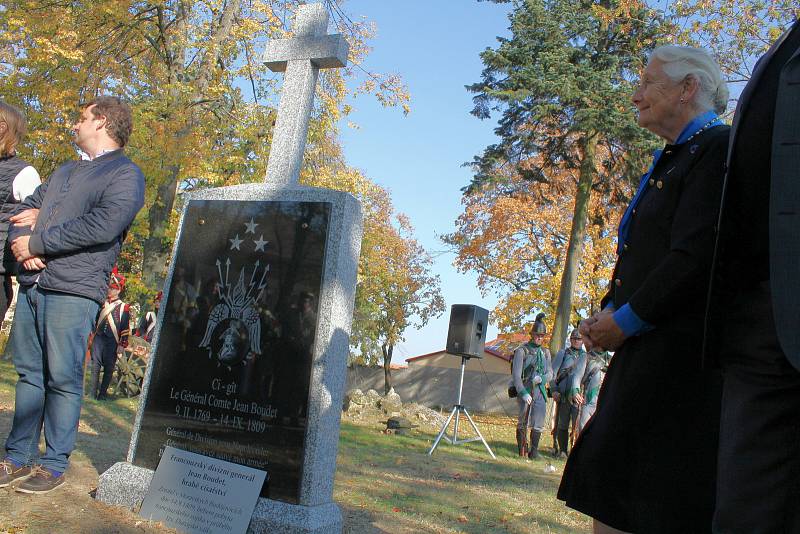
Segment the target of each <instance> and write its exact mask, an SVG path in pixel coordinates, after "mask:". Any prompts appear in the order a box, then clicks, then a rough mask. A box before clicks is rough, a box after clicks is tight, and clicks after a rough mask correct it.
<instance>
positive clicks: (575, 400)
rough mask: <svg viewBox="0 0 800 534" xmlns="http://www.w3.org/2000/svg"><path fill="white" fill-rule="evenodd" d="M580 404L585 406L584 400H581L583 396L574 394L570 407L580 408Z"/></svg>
mask: <svg viewBox="0 0 800 534" xmlns="http://www.w3.org/2000/svg"><path fill="white" fill-rule="evenodd" d="M582 404H586V399H584V398H583V395H581V394H580V393H576V394H575V395H573V396H572V405H573V406H581V405H582Z"/></svg>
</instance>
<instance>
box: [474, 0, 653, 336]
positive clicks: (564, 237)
mask: <svg viewBox="0 0 800 534" xmlns="http://www.w3.org/2000/svg"><path fill="white" fill-rule="evenodd" d="M493 1H495V2H497V3H505V2H507V1H508V0H493ZM619 3H620V2H617V1H616V0H602V1H601V0H527V1H524V2H523V1H514V2H513V9H512V11H511V14H510V15H509V20H510V22H511V25H510V29H511V34H512V35H511V37H510V38H507V39H506V38H498V41H499V46H498V47H497V48H495V49H487V50H485V51H484V52H483V53H482V54H481V59H482V60H483V63H484V65H485V68H484V70H483V73H482V77H481V78H482V79H481V81H480V82H478V83H476V84H473V85H471V86H468V89H469V90H470V91H471V92H473V93H475V97H474V99H473V100H474V103H475V107H474V109H473V110H472V113H473V114H474V115H475V116H477V117H479V118H481V119H487V118H490V117H491V115H492V112H499V113H500V115H501V116H500V119H499V121H498V127H497V128H496V130H495V132H496V134H497V135H498V137H499V138H500V141H499V142H498V143H497V144H494V145H491V146H489V147H487V148H486V149H485V150H484V152H483V154H481V155H480V156H477V157H476V158H475V160H474V161H473V162H472V168H473V170H474V178H473V181H472V184H471V185H470V186H469V187H467V188H466V189H465V196H466V197H467V198H466V199H465V203H467V204H469V202H470V200H469V198H468V197H469V196H470V195H473V194H475V193H476V191H479V190H480V189H481V188H483V187H497V188H499V189H500V190H501V191H503V190H505V189H508V185H509V184H513V185H514V186H517V185H519V184H524V183H525V182H529V183H530V184H531V185H533V184H536V183H539V184H542V185H543V186H544V187H542V188H541V189H542V194H541V195H539V196H535V197H534V200H535V201H537V204H536V205H535V207H534V209H533V211H542V212H545V211H547V210H548V209H550V208H551V206H550V203H551V202H554V201H555V202H558V203H560V208H562V210H563V208H564V207H565V205H564V204H563V203H564V202H566V206H570V208H571V212H572V213H571V214H569V215H568V217H567V218H568V220H569V224H568V226H569V231H568V232H567V233H566V234H559V233H553V234H547V235H544V236H536V235H535V234H533V233H532V234H531V235H530V236H528V238H529V239H530V240H532V241H531V245H532V249H531V250H532V251H534V252H536V250H537V248H539V249H544V248H545V247H546V246H549V243H546V241H547V240H550V242H551V243H552V242H558V245H559V246H560V247H561V248H560V250H563V253H559V255H558V256H554V257H547V256H546V255H542V256H538V257H537V258H538V261H537V262H536V263H537V264H542V265H546V264H547V263H548V262H550V261H556V260H558V262H559V263H560V264H563V269H560V271H561V272H560V278H559V280H558V289H557V291H555V293H557V298H554V299H553V300H552V301H551V302H555V312H556V313H555V324H554V326H553V335H552V341H551V350H553V351H556V350H559V349H561V344H562V342H563V339H564V338H565V337H566V333H567V329H568V327H569V324H570V319H571V313H572V301H573V294H574V292H575V284H576V281H577V279H578V272H579V267H580V265H581V259H582V253H583V250H584V248H585V246H586V243H587V241H588V240H589V239H588V238H589V235H588V233H587V222H588V217H589V213H590V205H591V203H592V194H593V192H595V191H597V192H599V193H601V194H602V195H604V196H603V201H604V202H612V203H613V202H621V201H624V199H625V196H624V195H620V194H618V192H619V189H618V188H615V187H614V185H613V182H616V181H621V182H627V183H629V184H630V183H633V182H635V181H636V179H637V178H638V176H639V175H640V174H641V171H642V168H643V167H644V166H645V165H644V157H645V154H646V153H647V151H648V149H649V148H650V147H652V146H653V142H654V139H653V137H652V136H651V135H650V134H648V133H647V132H646V131H644V130H642V129H641V128H639V127H638V126H637V125H636V122H635V115H634V113H633V109H632V104H631V102H630V95H631V94H632V92H633V89H632V80H633V79H635V78H636V76H637V74H638V72H639V71H640V69H641V67H642V65H643V64H644V59H645V54H646V51H647V50H648V49H649V48H650V47H652V46H653V43H654V40H655V39H656V37H657V36H658V35H659V34H658V29H659V20H658V17H657V16H656V14H655V13H654V12H653V11H652V10H650V9H649V8H648V7H647V6H646V5H645V4H644V2H636V1H630V2H627V3H626V6H627V7H626V9H625V11H624V13H619V14H615V16H611V17H609V16H608V13H609V11H608V8H609V7H613V6H615V5H616V4H619ZM601 15H604V16H601ZM554 176H558V177H559V179H558V180H559V185H558V186H557V187H555V188H554V189H553V190H552V191H547V192H546V191H545V190H547V189H548V187H549V186H551V185H554ZM564 179H569V180H572V190H571V191H569V192H567V193H566V194H561V193H560V190H561V188H562V187H563V183H564ZM520 192H525V188H524V187H523V188H521V189H518V188H516V187H511V188H510V190H509V194H512V195H514V194H519V193H520ZM554 193H557V194H558V195H559V196H555V195H554ZM561 216H563V211H562V212H561ZM608 223H609V221H608V220H603V221H602V226H603V227H605V228H606V232H607V231H608ZM562 228H563V226H562ZM555 236H558V238H556V237H555ZM542 238H544V240H541V239H542ZM540 240H541V241H540ZM554 240H555V241H554ZM459 252H460V251H459ZM558 270H559V269H556V268H551V269H546V268H545V269H540V270H539V272H537V271H536V270H534V271H532V272H531V273H530V276H527V277H525V278H523V279H522V280H521V281H518V282H522V283H523V284H524V285H525V286H526V287H527V286H531V285H536V284H539V283H540V282H542V281H543V276H542V275H545V278H546V277H552V276H553V271H558ZM498 280H499V279H498Z"/></svg>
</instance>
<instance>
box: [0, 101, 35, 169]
mask: <svg viewBox="0 0 800 534" xmlns="http://www.w3.org/2000/svg"><path fill="white" fill-rule="evenodd" d="M0 122H2V123H4V124H5V125H6V131H5V133H3V135H2V136H0V157H3V158H5V157H7V156H11V155H13V154H15V153H16V148H17V145H18V144H19V142H20V141H22V138H23V137H24V136H25V132H26V131H28V123H27V121H26V120H25V115H23V113H22V112H21V111H20V110H18V109H17V108H15V107H14V106H12V105H9V104H6V103H5V102H3V101H0Z"/></svg>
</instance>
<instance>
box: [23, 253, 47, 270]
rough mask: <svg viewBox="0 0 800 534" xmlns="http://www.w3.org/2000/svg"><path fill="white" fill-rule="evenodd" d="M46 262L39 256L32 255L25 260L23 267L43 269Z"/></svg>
mask: <svg viewBox="0 0 800 534" xmlns="http://www.w3.org/2000/svg"><path fill="white" fill-rule="evenodd" d="M44 265H45V262H44V260H43V259H42V258H40V257H39V256H31V257H30V258H28V259H27V260H25V261H24V262H22V267H23V268H25V269H27V270H28V271H41V270H42V269H44Z"/></svg>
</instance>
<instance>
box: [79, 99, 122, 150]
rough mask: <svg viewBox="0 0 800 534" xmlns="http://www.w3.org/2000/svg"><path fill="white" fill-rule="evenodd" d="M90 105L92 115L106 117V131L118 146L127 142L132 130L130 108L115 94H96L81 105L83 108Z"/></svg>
mask: <svg viewBox="0 0 800 534" xmlns="http://www.w3.org/2000/svg"><path fill="white" fill-rule="evenodd" d="M90 106H94V107H93V108H92V115H94V116H95V117H101V116H102V117H105V118H106V131H108V135H109V136H110V137H111V139H113V140H114V141H115V142H116V143H117V144H118V145H119V146H120V147H123V146H125V145H127V144H128V139H129V138H130V136H131V131H132V130H133V118H132V117H131V108H130V106H128V104H126V103H125V102H123V101H122V100H120V99H119V98H117V97H116V96H98V97H97V98H95V99H94V100H91V101H89V102H87V103H86V104H84V105H83V109H86V108H88V107H90Z"/></svg>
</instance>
